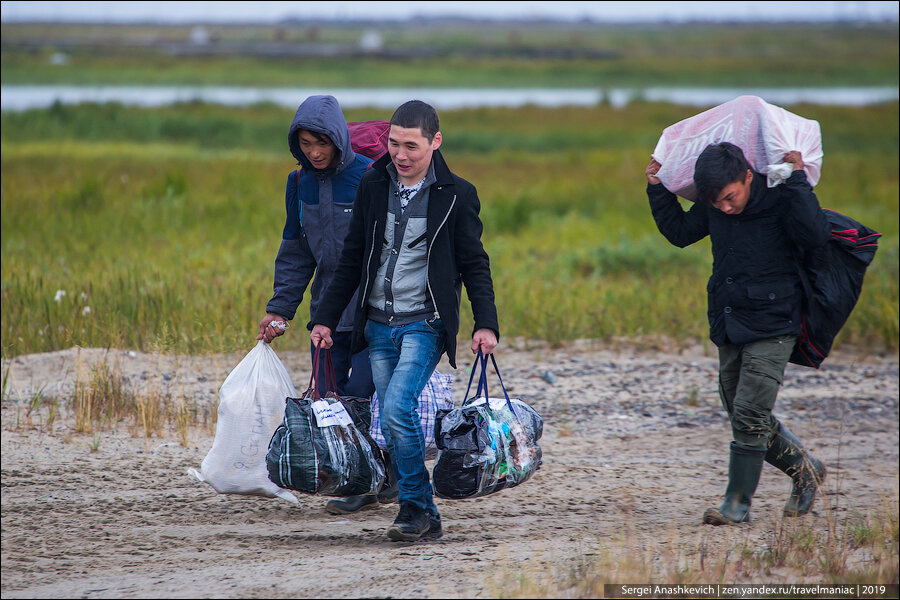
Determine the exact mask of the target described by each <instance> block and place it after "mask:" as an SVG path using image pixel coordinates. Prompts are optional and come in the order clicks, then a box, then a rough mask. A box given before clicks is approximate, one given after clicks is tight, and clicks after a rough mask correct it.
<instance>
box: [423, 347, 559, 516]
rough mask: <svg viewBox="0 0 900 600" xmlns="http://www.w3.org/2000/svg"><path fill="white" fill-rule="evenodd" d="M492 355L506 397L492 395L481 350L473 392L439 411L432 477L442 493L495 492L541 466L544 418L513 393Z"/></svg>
mask: <svg viewBox="0 0 900 600" xmlns="http://www.w3.org/2000/svg"><path fill="white" fill-rule="evenodd" d="M491 361H492V362H493V365H494V370H495V371H496V373H497V377H498V379H500V386H501V388H503V396H504V397H503V398H489V396H488V391H487V358H486V357H484V356H483V355H482V354H481V353H480V352H479V354H478V357H476V359H475V365H474V366H473V367H472V377H471V378H470V379H469V387H468V388H467V389H466V396H467V397H468V395H469V389H471V386H472V379H473V378H474V376H475V372H476V371H477V370H478V368H479V366H480V368H481V375H480V379H479V382H478V389H477V391H476V392H475V396H474V397H472V398H470V399H468V400H466V401H465V402H464V403H463V405H462V406H461V407H460V408H455V409H453V410H441V411H438V413H437V422H436V425H435V440H436V442H437V447H438V456H437V461H436V462H435V465H434V472H433V473H432V481H433V487H434V493H435V495H436V496H438V497H439V498H447V499H461V498H476V497H478V496H486V495H488V494H493V493H494V492H498V491H500V490H502V489H505V488H508V487H513V486H516V485H519V484H520V483H523V482H525V481H527V480H528V479H530V478H531V476H532V475H534V473H535V472H536V471H537V470H538V469H539V468H540V466H541V447H540V445H539V444H538V440H539V439H540V438H541V435H542V434H543V429H544V421H543V419H542V418H541V416H540V415H539V414H538V413H537V412H536V411H535V410H534V409H533V408H531V407H530V406H528V405H527V404H526V403H524V402H522V401H521V400H518V399H510V397H509V394H508V393H507V392H506V388H505V387H504V386H503V380H502V378H500V371H499V369H498V368H497V362H496V360H495V359H494V356H493V355H491ZM482 392H483V395H482Z"/></svg>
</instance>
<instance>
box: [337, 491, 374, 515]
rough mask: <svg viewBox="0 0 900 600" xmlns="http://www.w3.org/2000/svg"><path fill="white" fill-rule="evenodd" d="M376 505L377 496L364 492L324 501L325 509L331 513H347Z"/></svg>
mask: <svg viewBox="0 0 900 600" xmlns="http://www.w3.org/2000/svg"><path fill="white" fill-rule="evenodd" d="M377 506H378V497H377V496H375V494H366V495H365V496H350V497H349V498H339V499H337V500H329V501H328V502H326V503H325V510H327V511H328V512H330V513H331V514H333V515H348V514H350V513H355V512H357V511H360V510H364V509H366V508H376V507H377Z"/></svg>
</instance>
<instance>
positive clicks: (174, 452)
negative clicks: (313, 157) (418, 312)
mask: <svg viewBox="0 0 900 600" xmlns="http://www.w3.org/2000/svg"><path fill="white" fill-rule="evenodd" d="M280 356H281V358H282V360H283V361H284V362H285V364H286V365H287V366H288V369H289V371H290V372H291V373H292V376H293V377H294V381H295V384H296V385H297V386H298V387H305V385H304V384H305V382H306V378H308V377H309V370H308V367H307V360H308V357H307V355H306V353H302V352H296V353H293V352H285V353H283V354H282V353H280ZM240 358H241V356H240V355H228V356H221V355H220V356H213V357H184V356H181V357H179V356H159V355H148V354H140V353H134V352H124V351H111V352H107V351H104V350H96V349H81V350H78V349H71V350H67V351H62V352H55V353H49V354H40V355H31V356H23V357H19V358H16V359H14V360H13V361H12V362H11V364H10V362H9V361H6V360H4V361H3V365H2V369H3V373H4V374H6V373H7V370H9V374H10V375H9V377H8V381H7V384H6V389H5V395H4V401H3V409H2V594H3V598H150V597H153V598H188V597H242V598H254V597H259V598H277V597H496V596H502V595H509V593H510V589H511V588H510V589H507V588H509V586H511V585H513V582H515V581H516V580H517V579H518V578H519V575H520V574H522V573H527V574H531V573H544V574H548V573H557V574H559V573H562V574H565V573H567V572H570V573H571V572H573V571H571V569H574V568H575V567H576V566H577V565H579V564H581V565H583V564H584V561H585V560H592V558H595V557H598V556H600V555H601V554H602V553H603V552H609V551H610V549H612V551H615V552H620V553H621V554H622V560H623V561H627V560H629V557H631V558H634V557H646V556H647V549H648V548H650V549H655V550H653V552H655V554H654V555H653V556H654V557H655V558H653V559H651V560H659V561H662V562H661V563H660V568H664V567H665V564H664V563H665V560H667V559H665V557H664V556H662V554H660V552H659V551H661V550H660V549H662V550H669V551H674V553H675V554H674V555H675V556H688V557H692V556H693V557H697V556H698V553H707V552H709V553H711V554H710V556H712V555H714V551H715V550H716V549H725V548H728V547H742V546H743V547H745V548H747V547H749V548H751V549H764V548H766V547H767V546H768V545H770V544H772V543H773V539H775V537H776V536H777V534H778V532H779V531H780V530H782V528H783V519H782V517H781V506H782V504H783V503H784V501H785V499H786V497H787V493H788V490H789V480H788V479H787V478H786V477H785V476H784V475H783V474H781V473H780V472H778V471H777V470H775V469H774V468H772V467H770V466H768V465H766V466H765V467H764V471H763V476H762V480H761V482H760V485H759V489H758V491H757V494H756V497H755V499H754V505H753V509H752V517H753V521H752V522H751V523H750V524H745V525H740V526H733V527H719V528H713V527H711V526H703V525H701V524H700V517H701V515H702V512H703V510H704V509H705V508H706V507H707V506H712V505H717V504H718V502H719V499H720V495H721V494H722V492H723V491H724V486H725V480H726V473H727V452H728V450H727V449H728V442H729V441H730V431H729V427H728V425H727V422H726V420H725V418H724V416H723V414H722V411H721V409H720V407H719V402H718V397H717V393H716V360H715V358H714V357H713V356H712V355H710V354H709V352H708V350H706V351H704V349H703V348H701V347H697V348H689V349H682V350H681V351H674V350H666V349H659V348H657V349H650V348H645V349H642V348H641V347H639V346H636V345H634V344H622V345H616V346H614V347H610V346H599V345H592V344H574V345H572V346H571V347H569V348H566V349H547V348H544V347H542V346H533V347H531V348H526V347H524V346H523V345H522V344H519V346H518V348H517V349H515V350H513V349H509V347H508V346H507V347H504V346H501V347H500V349H499V350H498V359H499V361H500V366H501V369H503V376H504V380H505V381H506V382H507V383H508V384H509V387H510V388H511V390H510V391H511V392H512V395H513V396H517V397H519V398H521V399H522V400H524V401H526V402H528V403H529V404H531V405H532V406H533V407H535V408H536V409H537V410H538V412H540V413H541V414H542V415H543V417H544V419H545V429H544V432H545V433H544V438H543V440H542V441H541V445H542V448H543V452H544V463H543V466H542V468H541V469H540V471H539V472H538V473H537V474H536V475H535V476H534V477H533V478H532V479H531V480H530V481H528V482H526V483H525V484H523V485H521V486H519V487H516V488H513V489H509V490H504V491H502V492H500V493H498V494H495V495H492V496H489V497H485V498H480V499H473V500H461V501H449V500H440V499H438V500H437V503H438V508H439V509H440V511H441V514H442V517H443V524H444V531H445V533H444V537H443V538H442V539H440V540H438V541H434V542H419V543H396V542H391V541H389V540H388V539H387V538H386V537H385V531H386V529H387V527H388V526H389V525H390V523H391V522H392V521H393V518H394V517H395V515H396V508H397V506H396V505H386V506H382V507H380V508H378V509H375V510H369V511H364V512H362V513H359V514H356V515H348V516H345V517H336V516H333V515H330V514H328V513H326V512H325V511H324V510H323V505H324V503H325V501H326V500H327V499H326V498H322V497H311V496H305V495H302V494H298V497H299V499H300V503H299V505H292V504H290V503H288V502H286V501H284V500H280V499H267V498H259V497H249V496H237V495H222V494H217V493H216V492H215V491H214V490H213V489H212V488H211V487H209V486H208V485H206V484H203V483H199V482H196V481H195V480H193V479H192V478H190V477H189V476H188V475H187V470H188V469H189V468H190V467H195V468H199V465H200V463H201V461H202V460H203V458H204V456H205V455H206V452H207V451H208V450H209V448H210V446H211V444H212V441H213V436H212V433H211V431H209V428H203V427H197V428H195V429H193V430H192V431H191V434H190V442H189V445H188V447H184V446H182V445H180V444H179V443H178V441H177V440H178V437H177V435H176V433H175V432H174V431H168V432H167V433H165V434H164V435H163V436H162V437H152V438H150V439H145V438H144V437H142V436H137V437H134V436H133V435H132V434H131V433H130V431H129V427H128V425H127V424H123V425H120V426H119V427H118V428H117V429H116V430H113V431H109V430H106V431H101V432H98V433H97V434H75V433H73V431H72V427H73V424H74V423H73V420H72V417H71V415H65V414H63V415H62V416H60V417H59V418H57V420H56V421H55V422H54V423H53V427H52V431H48V426H47V423H46V417H47V414H46V409H43V413H41V411H40V410H36V411H34V412H32V414H31V415H29V416H30V424H29V420H28V419H26V414H27V404H28V400H29V398H31V397H32V396H33V394H34V392H35V390H38V389H41V388H43V391H42V394H43V397H44V398H58V399H60V404H61V405H63V406H64V405H65V404H66V403H67V402H68V399H70V398H71V397H72V390H73V386H74V382H75V373H76V371H77V370H78V368H79V365H81V368H85V367H86V366H90V365H91V364H95V363H96V361H99V360H106V361H107V363H108V364H115V365H116V367H115V368H116V369H117V370H118V371H119V372H121V373H122V374H123V375H124V376H125V377H127V378H128V379H129V382H130V384H131V385H132V386H133V387H134V388H135V389H137V390H141V389H144V390H148V389H152V388H155V389H156V390H157V391H163V392H165V393H168V394H171V395H173V397H185V398H189V399H191V401H192V402H195V403H196V404H197V406H198V407H200V408H199V410H200V412H201V413H202V411H203V410H209V409H210V407H212V406H214V403H215V398H216V390H217V388H218V386H219V385H220V384H221V382H222V381H223V380H224V378H225V375H226V374H227V372H228V371H229V370H230V369H231V368H233V367H234V365H236V364H237V362H238V361H239V360H240ZM460 363H461V365H462V368H461V369H459V370H457V371H455V372H454V371H452V370H451V369H449V367H448V366H447V365H446V364H442V365H441V366H440V367H439V369H440V370H442V371H444V372H453V373H454V377H455V384H454V385H455V387H454V399H455V401H456V403H457V405H458V404H459V403H460V402H461V401H462V399H463V395H464V386H465V379H466V378H467V370H466V366H468V365H469V364H471V363H469V359H468V357H464V356H463V355H462V353H461V354H460ZM204 407H205V408H204ZM776 413H777V414H778V416H779V417H780V418H782V420H783V421H785V422H786V423H787V424H788V425H789V427H790V428H791V429H792V430H793V431H794V432H795V433H796V434H797V435H798V436H799V437H800V438H801V439H802V440H803V441H804V443H805V444H806V445H807V447H808V448H809V449H810V450H811V451H812V452H813V453H814V454H815V455H816V456H819V457H821V458H822V459H823V460H824V461H825V463H826V464H827V465H828V468H829V477H828V480H827V481H826V495H825V498H824V501H823V499H817V501H816V505H815V507H814V511H813V513H812V514H810V515H808V516H807V517H805V518H804V519H803V521H804V522H805V523H807V524H808V525H809V526H810V527H811V528H812V529H813V530H817V531H825V530H827V528H828V526H829V523H833V522H834V519H835V518H836V517H837V518H844V517H848V516H852V515H855V514H862V515H865V514H870V513H871V514H874V513H876V512H877V511H879V510H880V509H881V508H882V507H883V505H884V502H885V501H886V500H887V501H890V502H896V498H897V477H898V360H897V356H896V355H890V356H859V355H852V354H850V353H840V352H838V353H835V355H834V356H832V357H831V358H829V360H828V361H826V363H825V365H824V366H823V368H822V369H821V370H819V371H814V370H811V369H804V368H799V367H793V366H789V368H788V372H787V376H786V379H785V383H784V386H783V389H782V392H781V395H780V399H779V403H778V405H777V407H776ZM894 506H896V504H894ZM826 507H830V508H829V509H828V510H826ZM604 549H605V550H604ZM860 560H864V557H861V558H860ZM657 573H658V571H657ZM767 577H768V579H767V582H779V581H780V582H789V583H798V582H802V581H813V582H815V581H816V580H815V576H814V575H804V573H802V572H796V571H795V572H787V573H786V572H781V571H778V570H774V571H772V572H770V573H768V575H767ZM562 581H565V577H564V576H563V579H562ZM609 581H610V582H617V583H646V582H635V581H616V579H615V574H613V575H612V577H611V579H609ZM557 585H559V584H557ZM557 591H558V592H559V593H562V590H557ZM548 593H551V594H552V593H554V588H553V587H552V586H551V587H550V588H549V590H548Z"/></svg>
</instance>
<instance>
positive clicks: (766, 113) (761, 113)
mask: <svg viewBox="0 0 900 600" xmlns="http://www.w3.org/2000/svg"><path fill="white" fill-rule="evenodd" d="M718 142H730V143H732V144H734V145H735V146H737V147H739V148H740V149H741V150H743V151H744V156H745V157H746V158H747V161H748V162H749V163H750V166H751V167H752V168H753V169H754V170H755V171H756V172H758V173H761V174H763V175H766V178H767V180H768V186H769V187H775V186H776V185H778V184H780V183H781V182H782V181H784V180H785V179H787V178H788V177H789V176H790V174H791V172H792V171H793V167H792V166H791V165H790V164H789V163H785V162H784V155H785V154H786V153H788V152H790V151H792V150H797V151H798V152H800V154H801V155H802V156H803V163H804V170H805V171H806V178H807V180H808V181H809V184H810V185H811V186H813V187H815V185H816V184H817V183H818V182H819V177H820V175H821V170H822V157H823V153H822V132H821V130H820V128H819V123H818V121H813V120H810V119H804V118H803V117H799V116H797V115H795V114H793V113H791V112H788V111H787V110H785V109H783V108H780V107H778V106H775V105H772V104H769V103H767V102H766V101H765V100H763V99H762V98H759V97H757V96H740V97H738V98H735V99H734V100H731V101H730V102H726V103H724V104H721V105H719V106H716V107H715V108H711V109H709V110H707V111H704V112H702V113H700V114H698V115H694V116H693V117H689V118H687V119H684V120H683V121H679V122H678V123H675V124H674V125H670V126H669V127H666V128H665V129H664V130H663V133H662V136H661V137H660V139H659V142H658V143H657V144H656V148H655V149H654V150H653V158H654V159H656V161H657V162H659V163H660V164H661V165H662V166H661V167H660V169H659V172H658V173H657V174H656V176H657V177H658V178H659V180H660V182H661V183H662V184H663V185H664V186H665V187H666V189H667V190H669V191H670V192H672V193H673V194H677V195H678V196H681V197H682V198H686V199H688V200H695V199H696V198H697V191H696V189H695V188H694V164H695V163H696V162H697V157H698V156H700V153H701V152H703V150H704V148H706V147H707V146H708V145H710V144H716V143H718Z"/></svg>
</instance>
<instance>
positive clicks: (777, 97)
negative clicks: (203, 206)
mask: <svg viewBox="0 0 900 600" xmlns="http://www.w3.org/2000/svg"><path fill="white" fill-rule="evenodd" d="M323 93H329V94H333V95H335V96H336V97H337V98H338V100H339V101H340V103H341V106H343V107H344V108H362V107H374V108H391V107H395V106H397V105H398V104H399V103H401V102H402V101H403V100H404V99H408V98H410V97H412V96H415V97H417V98H421V99H423V100H425V101H428V102H432V103H433V104H435V105H436V106H437V107H438V108H440V109H445V110H453V109H462V108H481V107H518V106H526V105H532V106H541V107H560V106H594V105H599V104H604V103H608V104H610V105H612V106H614V107H617V108H618V107H624V106H627V105H628V104H630V103H632V102H635V101H641V100H645V101H650V102H670V103H672V104H681V105H688V106H697V107H703V106H715V105H718V104H721V103H723V102H726V101H728V100H731V99H733V98H735V97H737V96H742V95H756V96H760V97H762V98H764V99H765V100H766V101H767V102H771V103H774V104H780V105H791V104H798V103H810V104H825V105H844V106H864V105H868V104H877V103H881V102H892V101H897V100H898V99H900V88H898V87H897V86H879V87H875V86H872V87H797V88H778V87H772V88H733V87H722V88H714V87H653V88H645V89H638V88H613V89H607V90H603V89H599V88H413V87H402V88H358V89H354V88H324V87H323V88H283V87H236V86H235V87H229V86H190V87H187V86H71V85H4V86H2V92H0V110H4V111H7V110H9V111H22V110H29V109H33V108H46V107H49V106H52V105H53V104H55V103H57V102H59V103H62V104H80V103H85V102H92V103H101V104H102V103H107V102H116V103H121V104H126V105H136V106H165V105H169V104H175V103H180V102H207V103H212V104H224V105H230V106H246V105H252V104H258V103H274V104H277V105H280V106H286V107H294V106H296V104H297V99H298V98H304V97H306V96H309V95H312V94H323Z"/></svg>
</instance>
